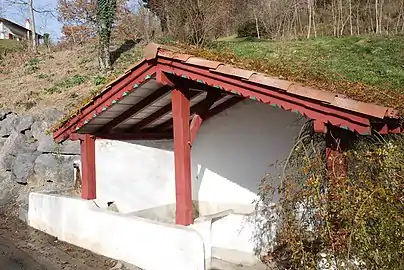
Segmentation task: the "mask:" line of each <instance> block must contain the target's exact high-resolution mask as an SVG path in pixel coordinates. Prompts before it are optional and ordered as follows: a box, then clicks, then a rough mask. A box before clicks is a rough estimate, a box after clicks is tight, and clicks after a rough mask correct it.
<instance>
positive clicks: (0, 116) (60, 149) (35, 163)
mask: <svg viewBox="0 0 404 270" xmlns="http://www.w3.org/2000/svg"><path fill="white" fill-rule="evenodd" d="M62 116H63V114H62V113H61V112H60V111H58V110H56V109H50V110H48V111H47V112H45V113H44V114H43V116H42V117H34V116H19V115H17V114H16V113H13V112H12V111H11V110H4V109H3V110H0V206H1V205H4V204H6V203H9V202H12V201H16V202H17V203H19V204H20V205H26V204H27V198H28V194H29V192H30V191H34V190H35V191H50V190H59V189H64V188H69V187H72V186H73V162H74V160H77V159H79V153H80V152H79V151H80V146H79V144H78V142H71V141H67V142H66V143H65V144H62V145H58V144H56V143H54V142H53V139H52V135H51V134H48V133H47V130H48V129H49V128H50V126H51V125H52V124H53V123H54V122H55V121H57V120H58V119H60V118H61V117H62Z"/></svg>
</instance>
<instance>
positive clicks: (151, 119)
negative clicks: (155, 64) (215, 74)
mask: <svg viewBox="0 0 404 270" xmlns="http://www.w3.org/2000/svg"><path fill="white" fill-rule="evenodd" d="M199 94H201V93H200V92H196V91H189V92H188V93H187V95H188V98H192V97H195V96H197V95H199ZM171 109H172V105H171V103H170V104H167V105H165V106H163V107H162V108H160V109H159V110H158V111H156V112H154V113H152V114H151V115H149V116H147V117H146V118H144V119H142V120H141V121H139V122H138V123H136V124H135V125H133V126H131V127H129V128H127V129H126V130H125V131H126V132H137V131H139V130H140V129H141V128H143V127H145V126H147V125H148V124H151V123H153V122H154V121H156V120H157V119H159V118H161V117H163V116H164V115H166V114H167V113H169V112H170V111H171Z"/></svg>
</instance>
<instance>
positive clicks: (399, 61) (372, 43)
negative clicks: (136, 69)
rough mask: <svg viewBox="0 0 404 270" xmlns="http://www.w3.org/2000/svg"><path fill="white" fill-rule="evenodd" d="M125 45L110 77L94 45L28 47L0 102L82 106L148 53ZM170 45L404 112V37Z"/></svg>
mask: <svg viewBox="0 0 404 270" xmlns="http://www.w3.org/2000/svg"><path fill="white" fill-rule="evenodd" d="M121 45H122V43H116V44H115V46H114V47H113V50H114V49H118V50H117V51H119V52H120V53H119V55H118V56H119V57H118V59H117V61H116V62H115V64H114V67H115V69H114V72H113V74H112V75H111V76H109V77H108V78H105V77H104V76H102V75H100V74H99V72H98V62H97V56H96V45H95V44H87V45H85V46H81V47H75V48H70V49H69V48H68V49H62V48H57V50H58V51H55V52H51V53H49V52H45V51H42V52H41V53H40V54H39V55H38V56H35V57H31V56H30V55H29V54H27V53H26V52H24V51H23V52H14V53H11V54H8V57H7V58H3V59H0V106H1V107H8V108H13V110H15V111H18V112H28V113H41V112H42V111H43V110H44V109H45V108H49V107H56V108H58V109H60V110H63V111H66V112H68V111H71V110H72V109H74V108H77V107H78V106H80V105H81V104H83V100H84V99H88V98H89V97H90V96H92V95H95V94H96V93H98V92H99V91H100V90H101V89H102V87H103V85H105V84H106V83H108V82H109V81H110V80H112V79H114V78H115V77H116V76H118V75H121V74H122V72H123V71H124V70H125V69H126V68H127V67H128V66H130V65H132V64H134V63H135V62H137V61H138V60H139V59H140V58H141V57H142V53H143V47H144V45H145V44H137V45H134V46H127V45H128V44H123V45H124V46H121ZM132 45H133V44H132ZM170 45H174V46H175V47H176V48H175V49H176V50H178V51H180V52H182V53H190V54H194V55H196V56H200V57H204V58H208V59H211V60H217V61H221V62H225V63H228V64H233V65H235V66H237V67H240V68H246V69H251V70H256V71H260V72H263V73H266V74H269V75H272V76H276V77H280V78H284V79H288V80H292V81H297V82H301V83H303V84H305V85H309V86H316V87H320V88H322V89H325V90H328V91H334V92H338V93H344V94H346V95H347V96H349V97H352V98H355V99H357V100H362V101H365V102H373V103H377V104H380V105H386V106H391V107H395V108H398V109H400V110H401V111H404V109H403V108H404V102H403V101H404V36H397V37H346V38H318V39H312V40H301V41H276V42H275V41H257V40H249V39H235V38H230V39H224V40H222V41H216V42H213V43H211V44H210V45H209V48H205V49H199V48H195V47H190V46H186V45H183V44H179V43H170Z"/></svg>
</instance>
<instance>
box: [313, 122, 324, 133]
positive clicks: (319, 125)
mask: <svg viewBox="0 0 404 270" xmlns="http://www.w3.org/2000/svg"><path fill="white" fill-rule="evenodd" d="M314 131H315V132H318V133H327V127H326V125H325V123H324V122H322V121H319V120H314Z"/></svg>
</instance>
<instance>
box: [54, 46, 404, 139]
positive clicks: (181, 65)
mask: <svg viewBox="0 0 404 270" xmlns="http://www.w3.org/2000/svg"><path fill="white" fill-rule="evenodd" d="M161 74H166V75H167V76H171V78H172V80H175V81H177V83H178V84H179V85H181V84H186V85H191V90H190V99H191V105H193V106H196V107H198V106H199V107H200V103H203V102H206V101H208V100H207V99H208V95H207V94H208V92H211V93H212V92H213V94H214V95H216V94H219V97H218V99H215V100H214V103H212V104H211V110H210V115H211V116H212V115H214V114H216V113H219V112H220V111H223V110H225V109H226V108H228V107H229V106H233V105H235V104H236V103H237V102H239V101H240V100H243V99H252V100H256V101H260V102H262V103H265V104H268V105H271V106H274V107H278V108H282V109H284V110H288V111H292V112H296V113H298V114H301V115H303V116H305V117H307V118H310V119H313V120H315V121H316V125H315V127H316V131H318V132H324V131H325V130H326V128H325V126H326V125H327V124H331V125H334V126H338V127H341V128H344V129H348V130H351V131H354V132H357V133H359V134H370V133H371V132H372V131H373V130H376V131H377V132H380V133H382V134H387V133H401V132H403V129H402V126H401V122H400V121H401V118H400V116H399V113H398V111H397V110H395V109H393V108H389V107H384V106H379V105H376V104H371V103H364V102H360V101H356V100H353V99H350V98H347V97H345V96H343V95H340V94H335V93H332V92H328V91H324V90H321V89H316V88H313V87H307V86H304V85H301V84H298V83H294V82H291V81H287V80H282V79H279V78H275V77H270V76H268V75H266V74H262V73H259V72H255V71H251V70H244V69H239V68H236V67H233V66H230V65H227V64H225V63H221V62H217V61H210V60H207V59H202V58H198V57H194V56H192V55H188V54H183V53H178V52H176V51H173V50H170V49H167V48H166V47H163V46H160V45H157V44H149V45H148V46H147V47H146V48H145V57H144V59H143V60H141V61H140V62H138V63H136V64H135V65H133V66H132V67H131V68H129V69H128V70H127V71H126V72H125V74H124V75H122V76H121V77H119V78H117V79H116V80H114V81H112V82H111V83H109V84H108V85H107V86H106V87H105V89H104V90H103V92H101V93H100V94H99V95H97V96H96V97H94V98H93V99H92V100H91V101H90V102H89V103H88V104H87V105H85V106H83V107H82V108H80V109H78V110H77V111H76V112H75V113H74V114H72V116H71V117H69V118H67V119H66V121H64V122H62V123H61V125H60V126H58V127H57V128H56V131H55V134H54V138H55V140H57V141H63V140H65V139H67V138H69V136H70V135H71V134H73V133H82V134H100V133H97V132H99V131H100V130H101V131H103V132H105V131H108V134H110V133H111V132H112V133H114V134H118V133H119V134H121V135H122V136H127V135H130V134H132V135H133V132H139V134H143V135H144V134H146V133H147V134H150V133H154V132H157V131H158V132H163V131H164V132H166V133H161V134H163V135H166V134H168V132H169V129H170V128H171V127H172V125H171V124H170V123H171V122H172V113H171V96H170V95H169V93H170V90H169V89H164V88H163V87H166V88H167V85H165V84H164V82H162V81H161V76H166V75H161ZM208 103H209V102H208ZM201 106H202V105H201ZM192 113H193V112H192V108H191V114H192ZM194 113H195V112H194ZM142 132H143V133H142ZM112 133H111V134H112ZM104 134H105V133H104Z"/></svg>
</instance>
